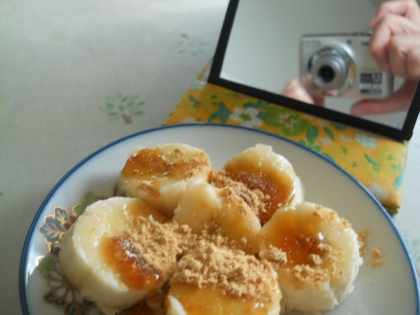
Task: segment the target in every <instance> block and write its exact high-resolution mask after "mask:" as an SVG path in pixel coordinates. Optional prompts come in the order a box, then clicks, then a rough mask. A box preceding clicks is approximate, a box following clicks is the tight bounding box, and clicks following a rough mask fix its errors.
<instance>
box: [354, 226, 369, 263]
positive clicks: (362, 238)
mask: <svg viewBox="0 0 420 315" xmlns="http://www.w3.org/2000/svg"><path fill="white" fill-rule="evenodd" d="M370 233H371V230H370V228H366V229H364V230H363V231H360V232H359V233H357V240H358V242H359V248H360V249H359V251H360V257H364V256H365V255H366V240H368V238H369V235H370Z"/></svg>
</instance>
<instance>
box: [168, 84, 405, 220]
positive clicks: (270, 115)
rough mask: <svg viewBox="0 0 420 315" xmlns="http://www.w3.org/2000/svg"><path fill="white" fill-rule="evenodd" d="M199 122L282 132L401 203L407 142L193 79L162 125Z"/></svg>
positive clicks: (387, 201)
mask: <svg viewBox="0 0 420 315" xmlns="http://www.w3.org/2000/svg"><path fill="white" fill-rule="evenodd" d="M190 122H203V123H220V124H233V125H241V126H247V127H251V128H255V129H260V130H264V131H268V132H273V133H275V134H278V135H280V136H284V137H287V138H289V139H291V140H293V141H295V142H297V143H299V144H301V145H304V146H306V147H308V148H310V149H312V150H313V151H316V152H318V153H319V154H321V155H323V156H324V157H326V158H327V159H329V160H331V161H333V162H334V163H336V164H338V165H339V166H341V167H342V168H344V169H345V170H346V171H348V172H349V173H350V174H352V175H354V176H355V177H356V178H357V179H358V180H359V181H360V182H361V183H362V184H364V185H365V186H366V187H367V188H368V189H369V190H370V191H371V193H372V194H373V195H375V197H376V198H377V199H378V200H379V201H380V202H381V203H382V204H383V205H384V206H385V207H386V208H387V209H388V210H389V212H391V213H394V212H397V211H398V210H399V207H400V204H401V185H402V182H403V179H404V167H405V162H406V154H407V148H408V145H407V143H399V142H396V141H392V140H389V139H386V138H383V137H380V136H378V135H374V134H370V133H367V132H363V131H360V130H358V129H355V128H352V127H348V126H346V125H343V124H338V123H335V122H333V121H329V120H325V119H320V118H318V117H314V116H311V115H308V114H305V113H301V112H299V111H296V110H293V109H290V108H286V107H283V106H279V105H276V104H272V103H268V102H265V101H263V100H260V99H257V98H254V97H250V96H247V95H244V94H241V93H237V92H235V91H231V90H228V89H225V88H222V87H219V86H216V85H212V84H208V83H207V84H206V83H205V82H203V81H201V80H196V81H195V82H193V84H192V88H191V89H189V90H188V91H187V93H186V94H185V95H184V97H183V98H182V99H181V101H180V103H179V105H178V106H177V108H176V109H175V110H174V111H173V113H172V114H171V115H170V116H169V117H168V118H167V120H166V121H165V122H164V125H170V124H179V123H190Z"/></svg>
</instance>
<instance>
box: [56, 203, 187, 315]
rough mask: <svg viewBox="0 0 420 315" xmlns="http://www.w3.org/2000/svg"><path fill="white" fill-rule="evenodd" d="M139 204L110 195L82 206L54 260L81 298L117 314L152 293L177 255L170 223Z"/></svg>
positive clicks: (106, 311) (142, 204)
mask: <svg viewBox="0 0 420 315" xmlns="http://www.w3.org/2000/svg"><path fill="white" fill-rule="evenodd" d="M166 221H168V219H167V218H166V217H165V216H164V215H163V214H161V213H159V212H158V211H156V210H154V209H152V208H151V207H150V206H148V205H147V204H146V203H145V202H144V201H142V200H139V199H133V198H123V197H114V198H110V199H107V200H102V201H97V202H95V203H94V204H92V205H90V206H89V207H87V208H86V210H85V212H84V213H83V214H82V215H81V216H80V217H79V218H78V219H77V220H76V222H75V223H74V224H73V225H72V227H71V228H70V229H69V231H68V232H67V233H66V234H65V236H64V237H63V240H62V242H61V245H60V252H59V260H60V263H61V266H62V268H63V271H64V273H65V274H66V277H67V279H68V280H69V281H70V282H71V283H72V284H73V285H74V286H75V287H76V288H77V289H78V291H79V292H80V295H81V297H83V298H85V299H87V300H90V301H93V302H95V303H96V305H97V306H98V307H99V308H100V309H101V310H102V311H103V312H104V313H106V314H109V315H111V314H112V315H113V314H116V313H117V312H118V311H120V310H121V309H124V308H127V307H129V306H131V305H133V304H135V303H136V302H137V301H139V300H141V299H142V298H144V297H145V296H146V295H148V294H151V293H153V292H155V291H156V290H157V289H158V288H160V287H161V286H162V285H163V284H164V282H165V281H167V280H168V279H169V278H170V276H171V275H172V273H173V272H174V270H175V268H176V255H177V254H178V253H179V252H180V251H181V250H180V248H179V247H178V243H177V240H176V239H175V238H174V237H173V235H171V232H172V231H173V229H174V227H172V226H171V224H172V222H166Z"/></svg>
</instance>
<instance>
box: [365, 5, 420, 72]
mask: <svg viewBox="0 0 420 315" xmlns="http://www.w3.org/2000/svg"><path fill="white" fill-rule="evenodd" d="M369 27H370V28H372V29H373V35H372V38H371V40H370V52H371V54H372V55H373V57H374V58H375V59H376V60H377V62H378V64H379V66H380V67H381V69H382V70H383V71H391V72H392V73H393V74H394V75H396V76H400V77H404V78H407V79H410V80H418V79H419V78H420V9H419V6H418V4H417V2H416V1H414V0H394V1H390V2H385V3H384V4H382V5H381V6H380V7H379V9H378V11H377V13H376V15H375V16H374V17H373V19H372V20H371V21H370V23H369Z"/></svg>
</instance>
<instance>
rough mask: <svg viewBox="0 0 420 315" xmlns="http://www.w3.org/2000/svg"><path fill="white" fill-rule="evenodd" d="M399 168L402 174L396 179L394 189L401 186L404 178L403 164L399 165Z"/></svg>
mask: <svg viewBox="0 0 420 315" xmlns="http://www.w3.org/2000/svg"><path fill="white" fill-rule="evenodd" d="M398 170H399V173H400V175H399V176H398V177H397V178H396V179H395V181H394V190H397V189H398V188H400V187H401V186H402V183H403V180H404V170H403V167H402V166H401V164H399V165H398Z"/></svg>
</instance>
